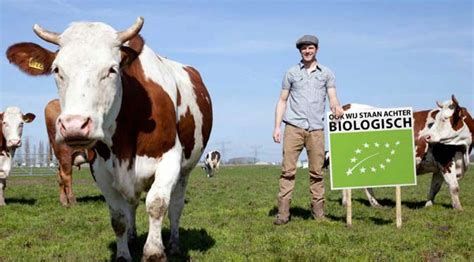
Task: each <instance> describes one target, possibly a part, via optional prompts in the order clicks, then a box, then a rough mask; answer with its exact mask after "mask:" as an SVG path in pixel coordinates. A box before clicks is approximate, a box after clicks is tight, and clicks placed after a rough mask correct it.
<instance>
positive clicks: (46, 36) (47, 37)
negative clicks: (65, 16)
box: [33, 24, 59, 45]
mask: <svg viewBox="0 0 474 262" xmlns="http://www.w3.org/2000/svg"><path fill="white" fill-rule="evenodd" d="M33 31H34V32H35V33H36V34H37V35H38V36H39V37H40V38H41V39H43V40H44V41H46V42H50V43H52V44H55V45H59V34H58V33H55V32H50V31H48V30H46V29H43V28H42V27H41V26H39V25H38V24H35V25H34V26H33Z"/></svg>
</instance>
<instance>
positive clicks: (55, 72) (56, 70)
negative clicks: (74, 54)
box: [53, 66, 63, 80]
mask: <svg viewBox="0 0 474 262" xmlns="http://www.w3.org/2000/svg"><path fill="white" fill-rule="evenodd" d="M53 73H54V74H55V75H57V76H58V77H59V79H61V80H63V76H62V75H61V74H60V73H59V67H57V66H56V67H54V68H53Z"/></svg>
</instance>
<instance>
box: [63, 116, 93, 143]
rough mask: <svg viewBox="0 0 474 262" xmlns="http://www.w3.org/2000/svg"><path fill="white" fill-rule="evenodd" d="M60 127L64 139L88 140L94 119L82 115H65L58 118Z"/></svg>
mask: <svg viewBox="0 0 474 262" xmlns="http://www.w3.org/2000/svg"><path fill="white" fill-rule="evenodd" d="M57 125H58V129H59V132H61V135H62V136H63V137H64V140H66V142H67V141H76V140H88V139H89V138H88V136H89V133H90V131H91V129H92V125H93V124H92V119H90V117H84V116H80V115H65V116H60V117H59V118H58V124H57Z"/></svg>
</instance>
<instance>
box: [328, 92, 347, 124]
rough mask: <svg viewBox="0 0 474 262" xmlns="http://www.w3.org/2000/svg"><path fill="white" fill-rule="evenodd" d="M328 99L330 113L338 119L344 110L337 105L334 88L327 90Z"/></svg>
mask: <svg viewBox="0 0 474 262" xmlns="http://www.w3.org/2000/svg"><path fill="white" fill-rule="evenodd" d="M328 97H329V107H330V108H331V111H332V113H333V114H334V115H335V116H336V117H340V116H342V115H343V114H344V110H343V109H342V107H341V105H340V104H339V100H338V99H337V94H336V88H328Z"/></svg>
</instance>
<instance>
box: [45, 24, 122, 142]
mask: <svg viewBox="0 0 474 262" xmlns="http://www.w3.org/2000/svg"><path fill="white" fill-rule="evenodd" d="M59 45H60V49H59V51H58V54H57V56H56V59H55V60H54V62H53V66H52V71H53V73H54V75H55V80H56V85H57V87H58V93H59V98H60V102H61V109H62V114H61V116H67V115H78V116H82V117H85V118H90V120H91V122H92V125H91V129H90V131H89V135H88V137H89V139H90V140H91V141H98V140H102V141H104V142H105V143H106V144H107V145H111V144H112V142H111V137H112V134H113V133H114V132H115V119H116V117H117V115H118V113H119V109H120V104H121V100H122V83H121V78H120V67H119V65H120V61H121V52H120V46H121V43H120V41H119V39H118V38H117V32H116V31H115V30H114V29H113V28H112V27H110V26H108V25H106V24H103V23H83V22H82V23H73V24H71V26H70V27H69V28H68V29H66V30H65V31H64V32H63V33H62V34H61V36H60V42H59ZM61 116H60V117H61ZM56 134H57V140H59V141H62V140H63V138H62V135H61V132H56ZM109 140H110V141H109Z"/></svg>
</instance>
